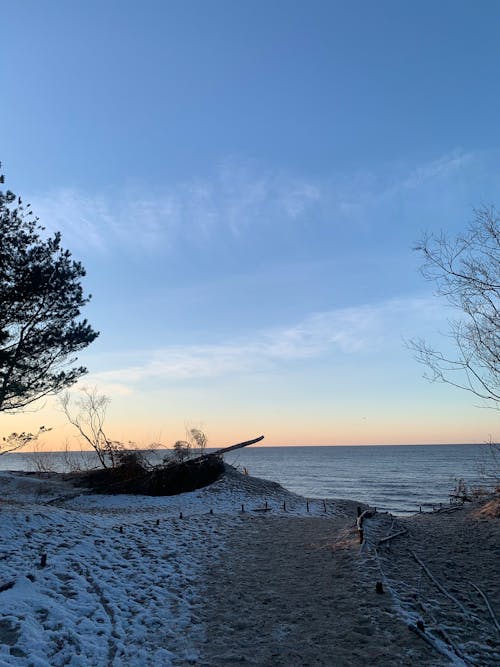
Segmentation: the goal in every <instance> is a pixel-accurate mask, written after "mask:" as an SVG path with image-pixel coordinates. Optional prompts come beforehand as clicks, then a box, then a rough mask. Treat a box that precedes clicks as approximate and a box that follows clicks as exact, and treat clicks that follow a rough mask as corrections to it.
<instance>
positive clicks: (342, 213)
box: [31, 151, 477, 252]
mask: <svg viewBox="0 0 500 667" xmlns="http://www.w3.org/2000/svg"><path fill="white" fill-rule="evenodd" d="M476 158H477V156H476V155H475V154H472V153H465V152H462V151H454V152H452V153H450V154H448V155H444V156H441V157H440V158H438V159H436V160H433V161H430V162H428V163H425V164H421V165H416V166H406V167H401V166H399V167H397V168H395V167H390V166H387V165H386V166H385V167H381V168H380V169H379V171H378V172H377V173H376V172H367V171H360V172H355V173H351V174H337V175H333V176H325V177H324V178H321V179H305V178H301V177H298V176H293V175H290V174H285V173H279V172H272V171H269V170H268V171H265V170H263V169H262V170H258V169H257V168H255V167H249V166H245V165H243V164H239V163H238V162H237V161H236V160H232V161H228V162H226V163H224V164H222V165H221V166H220V168H219V169H218V170H217V172H216V174H215V176H213V177H212V178H207V179H205V180H198V181H193V182H184V183H174V184H171V185H169V186H166V187H164V188H156V189H153V188H147V187H139V186H136V187H135V188H134V187H128V188H127V190H124V191H121V192H118V191H116V192H113V191H111V192H107V193H105V194H104V193H98V194H86V193H82V192H80V191H78V190H74V189H70V188H66V189H65V188H62V189H58V190H56V191H54V192H50V193H45V194H40V195H38V196H32V197H31V202H32V204H33V208H34V210H35V211H36V213H37V215H38V216H39V217H40V219H41V221H42V223H43V224H45V225H46V226H47V227H48V228H49V229H50V230H60V231H62V232H63V234H64V238H65V242H66V243H67V244H68V245H70V246H71V247H72V248H81V247H90V248H92V249H95V250H100V251H102V252H106V251H112V250H113V249H116V248H123V247H124V246H128V247H132V248H141V249H142V250H145V251H149V252H157V251H158V250H166V249H168V248H172V247H175V246H176V244H177V243H178V242H179V241H187V242H189V243H194V244H203V243H204V242H206V240H207V239H210V238H212V237H213V236H214V235H215V234H218V235H221V234H222V235H224V234H229V235H231V236H233V237H239V236H242V235H245V234H251V233H252V232H253V231H254V230H255V229H258V228H262V227H265V226H272V228H273V230H277V229H279V230H281V233H283V234H286V233H287V230H288V229H289V227H290V226H293V225H301V224H304V222H307V223H308V227H310V226H311V224H314V222H315V221H320V220H323V221H328V222H329V224H335V223H337V224H343V223H344V222H345V220H346V219H347V220H351V222H352V221H356V220H359V219H360V218H363V219H364V221H365V223H366V220H376V217H377V207H378V208H380V207H383V206H386V205H387V203H388V202H391V201H393V200H396V199H398V198H399V197H401V196H402V197H405V196H411V197H415V196H417V197H419V198H421V199H423V200H425V196H426V194H425V193H426V192H427V191H428V192H429V197H431V195H432V198H433V201H435V200H436V188H441V190H442V191H443V192H446V191H447V190H449V187H448V185H449V180H450V179H456V178H460V177H461V176H463V175H464V174H465V173H468V170H470V169H473V168H474V162H475V160H476Z"/></svg>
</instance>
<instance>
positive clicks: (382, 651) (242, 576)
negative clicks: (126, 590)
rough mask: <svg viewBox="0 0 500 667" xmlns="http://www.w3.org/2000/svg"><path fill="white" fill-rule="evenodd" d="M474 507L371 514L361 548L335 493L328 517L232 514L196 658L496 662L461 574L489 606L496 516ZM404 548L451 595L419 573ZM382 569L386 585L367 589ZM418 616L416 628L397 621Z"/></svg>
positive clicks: (349, 509) (489, 633)
mask: <svg viewBox="0 0 500 667" xmlns="http://www.w3.org/2000/svg"><path fill="white" fill-rule="evenodd" d="M481 508H484V504H475V505H474V506H472V507H464V508H462V509H458V510H456V511H453V512H449V513H444V512H443V513H436V514H421V515H416V516H413V517H409V518H405V519H397V520H396V519H395V518H394V517H392V516H390V515H376V516H375V517H374V518H372V519H370V520H368V521H367V522H366V523H365V534H366V536H367V542H366V543H365V545H364V546H363V547H362V548H360V546H359V540H358V536H357V531H356V528H355V525H354V520H353V518H354V517H355V507H354V506H353V504H349V503H346V502H344V503H340V504H339V515H338V516H337V517H336V518H334V519H321V518H314V519H312V518H286V517H283V516H280V517H265V518H261V519H259V520H256V519H255V518H252V517H248V518H246V519H244V520H242V521H240V522H239V523H238V524H237V525H235V526H234V529H233V532H232V535H231V538H230V539H229V541H228V546H227V549H226V550H225V552H224V554H223V557H222V558H221V560H220V562H219V563H218V565H217V566H216V567H214V568H212V569H211V570H210V571H209V572H207V581H206V594H205V598H204V599H205V603H204V605H203V606H202V612H201V617H202V619H203V622H204V623H205V624H206V628H207V630H206V637H205V639H204V642H203V643H202V644H201V646H200V654H201V659H200V663H199V664H201V665H204V666H206V667H209V666H210V667H216V666H219V665H220V666H222V665H241V664H248V665H262V666H271V665H273V666H283V667H285V666H292V665H302V666H304V667H305V666H306V665H325V666H326V665H330V666H332V665H333V666H337V665H338V666H343V665H345V666H357V665H360V666H361V665H366V664H369V665H387V666H391V665H449V664H456V665H467V664H476V665H497V664H500V652H499V643H498V640H499V637H500V635H499V633H498V632H497V631H496V630H495V626H494V623H493V621H492V618H491V615H490V614H489V612H488V610H487V607H486V605H485V603H484V600H483V599H482V598H481V596H480V594H479V593H478V592H477V591H476V590H475V589H474V588H473V587H472V586H471V584H470V583H469V582H473V583H475V584H476V586H478V587H479V588H481V590H482V591H483V593H485V594H486V595H487V598H488V599H489V602H490V604H491V606H492V608H493V610H496V616H497V618H500V574H499V567H498V565H499V545H500V521H499V520H498V518H495V517H494V512H493V513H491V512H490V513H489V514H488V513H486V515H485V514H483V515H482V514H481ZM403 529H407V531H408V532H406V533H405V534H404V535H401V536H398V537H396V538H394V539H392V540H389V541H388V542H386V543H382V545H380V546H379V547H378V548H377V547H376V544H377V542H378V540H379V539H381V538H383V537H385V536H387V535H391V534H394V533H395V532H399V531H400V530H403ZM384 544H385V546H383V545H384ZM411 551H414V552H415V554H416V555H417V557H418V558H419V559H420V560H422V562H424V561H425V563H424V564H425V565H426V567H427V568H428V570H429V572H430V573H431V574H432V575H433V576H434V577H435V579H436V581H438V582H439V583H440V584H441V585H442V586H443V587H446V589H447V592H448V593H449V594H450V595H452V596H453V597H456V599H457V602H458V603H459V604H458V605H457V604H456V602H453V601H452V600H451V599H450V598H448V597H446V596H445V595H444V594H443V593H442V592H441V591H440V590H439V589H438V588H437V586H436V584H435V583H434V582H432V581H431V580H430V579H429V578H428V576H427V575H422V567H421V566H420V565H419V564H418V563H417V562H416V560H415V559H414V557H413V556H412V555H411V553H410V552H411ZM381 580H382V581H383V586H384V590H385V593H383V594H377V593H376V592H375V585H376V582H377V581H381ZM460 604H461V605H462V607H463V608H461V607H460V606H459V605H460ZM417 622H418V623H419V624H421V623H423V626H422V625H421V627H422V628H423V632H421V634H419V635H417V634H416V633H415V632H412V631H410V630H409V629H408V626H409V625H412V626H414V625H416V624H417ZM444 637H446V639H445V638H444ZM197 664H198V663H197Z"/></svg>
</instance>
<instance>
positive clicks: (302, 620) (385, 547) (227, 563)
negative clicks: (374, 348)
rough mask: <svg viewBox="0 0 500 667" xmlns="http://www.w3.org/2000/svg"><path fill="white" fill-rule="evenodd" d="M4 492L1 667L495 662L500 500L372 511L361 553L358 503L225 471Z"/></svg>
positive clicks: (0, 516)
mask: <svg viewBox="0 0 500 667" xmlns="http://www.w3.org/2000/svg"><path fill="white" fill-rule="evenodd" d="M0 488H1V489H2V499H1V501H0V522H1V523H0V526H1V529H0V614H1V616H0V665H37V667H38V666H41V667H44V666H47V667H48V666H50V667H58V666H59V665H74V666H79V665H81V666H84V665H85V666H88V665H96V666H100V665H116V666H128V667H135V666H136V665H137V666H139V665H140V666H141V667H142V666H147V665H155V666H156V665H200V666H201V665H205V667H216V666H217V667H220V666H222V665H241V664H248V665H283V666H285V665H287V666H291V665H329V666H332V665H334V666H337V665H339V666H342V665H350V666H353V665H354V666H356V665H365V664H373V665H384V666H385V665H388V666H391V665H449V664H454V665H469V664H470V665H496V664H498V663H499V662H500V653H499V650H498V638H499V633H498V630H497V628H496V627H495V618H496V619H498V618H499V616H500V604H499V590H500V581H499V579H500V575H499V572H498V567H497V560H498V545H499V532H500V528H499V521H498V516H497V511H498V505H497V504H495V502H494V501H493V500H492V499H490V500H489V501H483V502H476V503H472V504H470V505H468V506H466V507H463V508H458V509H453V510H452V511H449V512H444V511H443V512H438V513H433V514H417V515H414V516H411V517H397V518H395V517H393V516H391V515H388V514H375V515H374V516H373V517H372V518H370V519H367V520H366V521H365V523H364V529H365V542H364V543H363V544H362V545H360V544H359V539H358V532H357V528H356V515H357V503H355V502H353V501H349V500H333V499H328V500H326V501H325V502H323V501H319V500H309V501H307V500H306V499H305V498H302V497H300V496H297V495H296V494H293V493H290V492H288V491H286V490H285V489H283V488H282V487H281V486H279V485H278V484H275V483H273V482H268V481H265V480H259V479H256V478H253V477H249V476H245V475H241V474H240V473H239V472H237V471H235V470H234V469H231V468H229V467H226V473H225V475H224V476H223V477H222V478H221V479H219V480H218V481H217V482H215V483H214V484H212V485H211V486H208V487H206V488H204V489H199V490H197V491H194V492H191V493H186V494H182V495H179V496H168V497H149V496H148V497H144V496H130V495H120V496H118V495H105V496H102V495H97V494H93V493H89V492H87V491H82V490H81V489H77V488H75V487H74V486H72V485H71V484H69V483H68V482H66V481H64V480H63V479H62V477H61V476H58V475H48V476H45V477H40V476H36V475H27V474H21V473H13V472H5V473H0ZM396 533H398V535H396V536H395V537H391V539H389V540H385V541H382V542H381V540H384V538H385V537H388V536H389V537H390V536H392V535H395V534H396ZM42 556H45V559H46V563H45V564H43V559H42ZM377 582H380V583H382V587H383V590H384V592H383V593H377V592H376V584H377ZM443 591H444V592H443ZM410 628H411V629H410Z"/></svg>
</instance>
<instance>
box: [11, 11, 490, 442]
mask: <svg viewBox="0 0 500 667" xmlns="http://www.w3.org/2000/svg"><path fill="white" fill-rule="evenodd" d="M0 7H1V9H2V17H3V30H2V40H1V44H0V52H1V55H2V62H3V63H5V66H4V72H3V75H4V76H3V81H4V83H3V93H2V103H1V105H0V121H1V122H0V128H1V131H0V132H1V134H0V159H1V160H2V166H3V172H4V173H5V175H6V186H7V187H9V188H10V189H12V190H13V191H14V192H16V193H17V194H20V195H22V196H23V198H24V199H25V200H29V201H30V202H31V204H32V206H33V209H34V211H35V213H36V214H37V215H38V217H39V218H40V221H41V222H42V223H43V224H44V225H45V227H46V228H47V230H49V231H55V230H59V231H61V232H62V237H63V245H64V246H65V247H66V248H68V249H69V250H70V251H71V252H72V254H73V256H74V257H75V258H76V259H78V260H81V261H82V262H83V264H84V266H85V268H86V270H87V276H86V278H85V281H84V285H85V289H86V291H87V293H91V294H92V300H91V302H90V303H89V304H88V306H86V309H85V313H84V314H85V317H87V318H88V319H89V320H90V322H91V323H92V325H93V326H94V328H96V329H97V330H99V331H100V336H99V338H98V339H97V340H96V341H95V342H94V343H93V344H92V345H91V346H90V347H89V348H88V349H87V350H85V352H83V353H82V354H81V355H80V361H81V362H82V363H84V364H85V365H86V366H87V368H88V370H89V373H88V375H87V376H86V377H85V379H84V380H83V381H82V382H81V383H80V386H86V387H95V388H96V389H97V391H98V392H99V393H103V394H105V395H107V396H108V397H109V398H110V399H111V402H110V406H109V409H108V415H107V422H106V423H107V429H108V432H109V435H110V436H111V437H113V438H114V439H117V440H121V441H124V442H128V441H133V442H136V443H138V444H139V445H141V446H142V445H148V444H150V443H152V442H161V443H163V444H166V445H171V444H172V443H173V442H175V441H176V440H178V439H181V438H183V437H184V433H185V430H186V428H192V427H196V428H202V429H203V430H204V431H205V432H206V434H207V436H208V439H209V444H212V445H225V444H231V443H233V442H238V441H241V440H246V439H248V438H250V437H253V436H257V435H260V434H264V435H265V436H266V438H265V441H264V443H265V444H267V445H287V444H289V445H299V444H303V445H306V444H311V445H314V444H317V445H326V444H331V445H334V444H399V443H401V444H406V443H408V444H410V443H444V442H483V441H485V440H487V439H488V438H489V437H490V435H491V436H493V437H495V434H498V430H499V429H498V426H499V418H498V412H495V411H492V410H487V409H484V407H482V406H480V405H479V406H478V401H477V400H474V397H472V396H471V395H469V394H467V393H465V392H461V391H459V390H457V389H454V388H452V387H450V386H446V385H438V384H429V383H428V382H427V381H426V380H425V379H423V377H422V376H423V373H424V372H425V369H424V368H423V367H422V366H421V365H419V364H418V363H417V362H416V361H415V359H414V358H413V356H412V353H411V351H410V350H409V349H408V347H407V345H406V344H405V341H406V340H408V339H410V338H412V337H425V338H427V339H428V340H429V341H431V342H433V343H435V344H436V345H439V346H441V347H443V348H444V349H446V346H447V345H449V342H448V341H447V339H446V336H444V335H443V334H445V333H446V331H447V327H448V320H449V319H450V318H452V317H454V313H453V312H452V311H451V310H450V309H449V308H447V306H446V304H445V303H443V302H442V300H440V299H439V298H438V297H436V296H435V295H434V287H433V285H432V284H429V283H427V282H426V281H425V280H424V279H423V278H422V276H421V274H420V273H419V266H420V264H421V258H420V257H419V256H418V253H416V252H415V251H414V250H413V248H414V246H415V244H416V242H417V241H418V240H419V239H420V238H421V237H422V235H423V234H425V233H438V232H440V231H445V232H446V233H447V234H449V235H450V236H453V235H454V234H457V233H459V232H460V231H462V230H464V229H465V227H466V226H467V224H468V223H469V222H470V220H471V219H472V217H473V210H474V208H475V207H480V206H482V205H490V204H493V205H495V204H496V205H497V206H500V125H499V123H498V118H499V117H500V93H499V91H498V86H497V85H496V84H497V82H498V80H499V77H500V58H499V51H498V26H499V25H500V5H499V4H498V3H497V2H489V1H486V0H483V1H482V2H481V3H473V2H463V1H460V0H454V1H453V2H448V1H446V0H441V1H440V2H439V3H436V2H428V1H426V0H421V1H420V2H418V3H416V2H406V1H399V0H398V1H397V2H396V1H394V2H393V1H388V0H380V1H379V2H377V3H375V2H368V1H367V0H365V1H360V0H358V1H354V2H337V1H333V0H330V1H328V2H323V1H320V0H312V1H311V2H307V3H306V2H296V1H294V0H287V1H286V2H285V1H281V0H273V1H272V2H269V1H268V0H266V1H265V2H264V1H261V0H252V1H251V2H250V1H249V0H241V2H232V1H226V0H204V1H201V0H200V1H193V0H183V1H182V2H178V1H177V0H167V1H155V0H145V1H144V2H142V3H137V2H129V1H127V0H120V1H119V2H118V1H114V0H100V1H98V2H97V1H96V0H86V1H85V2H79V1H76V2H72V3H68V2H63V1H62V0H42V1H40V0H36V1H35V0H25V1H24V2H22V3H11V2H7V1H6V0H0ZM74 393H75V395H78V387H76V388H75V389H74ZM36 407H37V409H36V411H27V412H25V413H23V414H22V415H16V416H12V415H2V416H0V433H10V432H11V431H13V430H30V429H31V430H33V429H35V428H36V427H37V426H38V425H40V424H44V425H45V426H51V427H52V428H53V430H52V431H51V432H50V434H49V435H48V436H47V437H46V440H47V444H48V445H50V446H51V447H59V446H62V445H63V443H64V442H66V441H67V442H68V443H70V446H76V445H75V443H76V441H75V440H74V437H73V434H72V432H71V431H70V430H68V428H67V427H65V426H64V422H65V420H64V417H63V415H62V414H61V412H60V410H59V408H58V406H57V401H56V400H52V399H49V400H47V401H44V402H43V403H42V404H41V405H39V406H36Z"/></svg>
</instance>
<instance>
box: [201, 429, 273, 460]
mask: <svg viewBox="0 0 500 667" xmlns="http://www.w3.org/2000/svg"><path fill="white" fill-rule="evenodd" d="M261 440H264V436H263V435H260V436H259V437H258V438H254V439H253V440H245V442H238V443H237V444H236V445H229V447H221V448H220V449H216V450H214V451H213V452H208V453H206V454H201V456H197V457H196V458H194V459H190V461H193V462H195V461H202V460H203V459H206V458H208V457H209V456H223V455H224V454H227V453H228V452H234V450H236V449H243V447H248V446H249V445H255V443H256V442H260V441H261Z"/></svg>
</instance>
